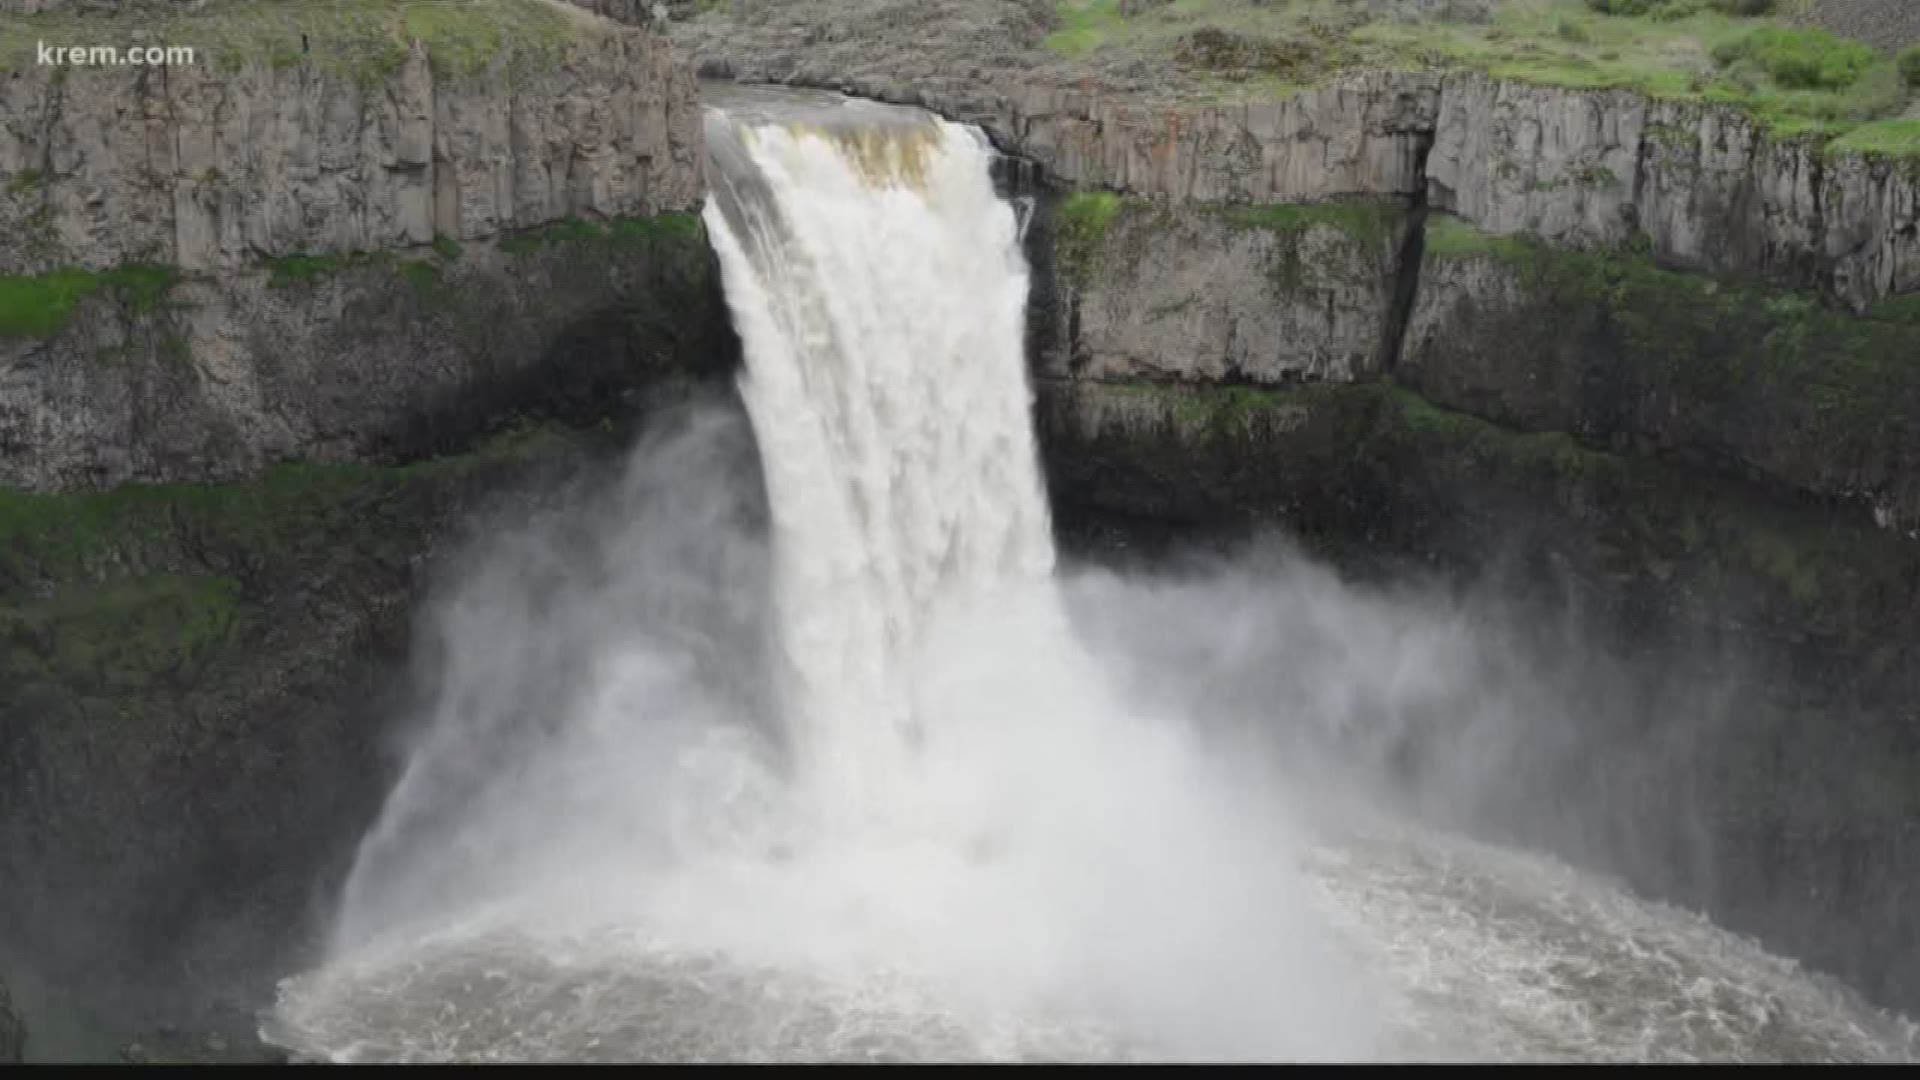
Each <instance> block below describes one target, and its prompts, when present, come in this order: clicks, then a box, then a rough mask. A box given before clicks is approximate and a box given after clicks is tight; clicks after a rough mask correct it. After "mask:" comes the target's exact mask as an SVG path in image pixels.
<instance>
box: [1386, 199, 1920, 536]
mask: <svg viewBox="0 0 1920 1080" xmlns="http://www.w3.org/2000/svg"><path fill="white" fill-rule="evenodd" d="M1446 227H1447V228H1450V229H1458V228H1460V226H1458V225H1457V224H1449V225H1447V226H1446ZM1453 247H1454V245H1452V244H1449V243H1430V244H1429V245H1428V248H1427V255H1426V259H1425V260H1424V263H1423V264H1422V266H1421V267H1420V269H1419V291H1418V300H1417V302H1416V304H1415V305H1414V307H1413V310H1412V315H1411V319H1410V321H1409V325H1408V329H1407V335H1406V340H1405V345H1404V348H1403V350H1402V352H1401V359H1400V363H1399V366H1398V368H1397V369H1396V372H1395V375H1396V378H1397V379H1398V380H1399V382H1400V383H1401V384H1402V385H1404V386H1407V387H1409V388H1412V389H1415V390H1417V391H1419V392H1420V393H1421V394H1423V395H1425V396H1426V397H1427V398H1429V399H1430V400H1432V401H1434V402H1435V403H1436V404H1440V405H1442V406H1445V407H1448V408H1453V409H1459V410H1462V411H1464V412H1468V413H1471V414H1472V415H1475V416H1479V417H1484V418H1486V419H1489V420H1492V421H1494V422H1496V423H1500V424H1504V425H1507V426H1509V427H1513V428H1516V429H1519V430H1523V431H1552V432H1566V433H1570V434H1573V435H1576V436H1578V437H1579V438H1581V439H1583V440H1586V441H1587V442H1589V443H1591V444H1593V445H1599V446H1612V447H1616V448H1619V449H1623V450H1633V451H1638V452H1649V453H1656V454H1661V455H1667V456H1678V457H1681V458H1683V459H1686V460H1688V461H1691V462H1693V463H1695V464H1697V465H1701V466H1705V467H1707V468H1710V469H1713V470H1716V471H1721V472H1727V473H1731V474H1734V475H1738V476H1742V477H1745V478H1748V479H1754V480H1759V481H1762V482H1765V483H1769V484H1772V485H1776V486H1778V487H1782V488H1786V489H1789V490H1793V491H1797V492H1803V493H1806V494H1810V495H1813V496H1816V497H1819V498H1821V499H1823V500H1826V501H1828V502H1829V503H1830V504H1831V505H1832V506H1833V507H1834V510H1835V512H1836V516H1843V517H1845V518H1846V519H1848V520H1849V521H1851V522H1853V523H1857V524H1868V523H1871V524H1874V525H1877V526H1878V527H1881V528H1885V529H1889V530H1892V531H1895V532H1900V533H1908V532H1911V531H1912V530H1913V529H1914V528H1915V527H1916V525H1920V372H1916V371H1915V370H1914V368H1913V365H1912V364H1911V358H1912V357H1913V356H1914V355H1915V348H1916V345H1915V343H1916V341H1920V323H1916V322H1914V321H1911V320H1905V321H1902V320H1895V319H1892V318H1881V317H1873V316H1852V315H1848V314H1845V313H1843V312H1837V311H1834V310H1831V309H1828V308H1825V307H1823V306H1822V305H1821V304H1819V303H1818V302H1817V301H1816V300H1814V299H1813V298H1811V297H1809V296H1805V295H1799V294H1793V293H1786V292H1777V291H1767V290H1762V289H1756V288H1753V287H1750V286H1740V285H1736V284H1732V283H1724V282H1716V281H1714V280H1712V279H1709V278H1705V277H1701V276H1698V275H1692V274H1685V273H1673V272H1668V271H1662V270H1659V269H1657V268H1656V267H1655V266H1653V265H1652V264H1651V263H1648V262H1646V261H1645V260H1641V259H1628V258H1619V257H1612V256H1603V255H1592V254H1583V253H1577V252H1568V251H1563V250H1556V249H1552V248H1548V247H1545V246H1543V245H1532V244H1518V243H1514V242H1508V243H1505V244H1491V245H1489V244H1481V245H1479V246H1478V248H1476V247H1475V245H1474V244H1473V243H1472V242H1469V244H1467V245H1466V250H1453Z"/></svg>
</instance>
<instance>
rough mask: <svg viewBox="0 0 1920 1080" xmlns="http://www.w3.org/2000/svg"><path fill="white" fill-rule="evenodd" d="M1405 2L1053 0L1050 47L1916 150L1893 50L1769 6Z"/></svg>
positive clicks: (1284, 87) (1265, 88)
mask: <svg viewBox="0 0 1920 1080" xmlns="http://www.w3.org/2000/svg"><path fill="white" fill-rule="evenodd" d="M1386 6H1388V7H1391V6H1392V5H1386ZM1405 7H1406V9H1407V10H1406V11H1405V12H1403V13H1402V14H1403V15H1405V16H1406V17H1391V15H1390V14H1389V13H1384V12H1376V11H1372V10H1370V9H1368V8H1367V7H1365V6H1363V5H1354V4H1347V3H1340V2H1337V0H1293V2H1289V3H1280V4H1276V3H1262V2H1259V0H1171V2H1169V3H1166V4H1161V5H1156V6H1150V7H1148V8H1146V9H1145V10H1144V11H1141V12H1140V13H1139V14H1135V15H1127V14H1124V13H1123V12H1122V10H1121V5H1120V4H1119V3H1118V0H1059V3H1058V5H1057V13H1056V20H1055V25H1056V27H1057V29H1056V30H1055V32H1054V33H1053V35H1052V36H1051V37H1050V38H1049V39H1048V45H1049V46H1050V47H1051V48H1052V49H1053V50H1054V51H1056V52H1058V53H1060V54H1062V55H1064V56H1067V57H1070V58H1073V59H1077V60H1084V61H1098V60H1100V59H1101V58H1103V57H1118V56H1127V55H1134V56H1144V57H1148V58H1151V59H1153V60H1155V61H1157V62H1159V63H1163V64H1168V65H1171V66H1173V67H1175V68H1177V69H1178V70H1180V71H1182V72H1183V73H1184V74H1185V76H1186V77H1187V79H1188V81H1189V82H1190V84H1191V85H1192V86H1194V87H1196V88H1198V90H1199V92H1200V93H1201V94H1202V95H1203V96H1210V97H1218V98H1227V99H1246V98H1255V99H1258V98H1269V97H1273V96H1277V95H1278V96H1284V95H1286V94H1289V93H1292V92H1295V91H1297V90H1300V89H1302V88H1305V87H1310V86H1315V85H1319V84H1323V83H1325V82H1326V81H1327V80H1329V79H1330V78H1333V77H1335V76H1338V75H1341V74H1345V73H1348V72H1353V71H1360V70H1367V69H1391V70H1423V69H1424V70H1462V71H1480V72H1485V73H1486V74H1488V75H1490V76H1492V77H1494V78H1497V79H1503V80H1511V81H1515V82H1522V83H1531V84H1537V85H1543V86H1554V87H1564V88H1571V89H1583V90H1587V89H1619V90H1633V91H1637V92H1640V93H1643V94H1646V95H1648V96H1651V97H1654V98H1660V99H1669V100H1682V101H1706V102H1717V103H1723V104H1727V105H1730V106H1734V107H1736V108H1739V109H1742V110H1745V111H1746V112H1748V113H1750V114H1752V115H1754V116H1756V117H1757V118H1759V119H1760V120H1761V121H1763V122H1764V123H1765V124H1767V125H1768V126H1769V127H1770V128H1772V129H1774V130H1775V131H1776V132H1778V133H1781V134H1784V135H1796V134H1804V133H1815V134H1822V135H1843V134H1847V133H1850V132H1855V131H1858V130H1860V129H1862V128H1867V129H1871V130H1868V131H1866V132H1864V133H1863V134H1861V135H1860V136H1859V138H1860V140H1861V141H1862V142H1863V143H1865V144H1869V145H1872V146H1874V147H1876V148H1878V149H1879V150H1880V151H1881V152H1884V153H1900V154H1907V153H1914V152H1920V145H1916V144H1915V143H1914V142H1913V141H1912V140H1911V138H1910V133H1907V132H1905V130H1904V128H1901V127H1900V126H1899V125H1900V123H1901V121H1902V117H1901V114H1902V112H1903V110H1905V109H1906V108H1907V107H1908V106H1909V105H1910V104H1911V102H1912V101H1913V100H1914V97H1915V95H1916V94H1917V93H1920V90H1916V88H1914V87H1913V86H1911V85H1910V84H1909V83H1908V81H1907V80H1906V79H1904V78H1903V77H1902V72H1901V70H1900V67H1899V65H1898V63H1897V61H1896V60H1895V59H1894V58H1892V57H1887V56H1882V55H1880V54H1878V53H1876V52H1875V51H1873V50H1872V49H1870V48H1868V47H1867V46H1865V45H1863V44H1861V43H1859V42H1855V41H1850V40H1846V39H1842V38H1837V37H1834V36H1833V35H1831V34H1829V33H1827V32H1825V31H1822V30H1818V29H1807V28H1803V27H1799V26H1792V25H1788V24H1786V23H1785V22H1783V21H1782V20H1780V19H1777V18H1771V17H1765V13H1766V11H1767V10H1768V9H1769V8H1770V7H1771V5H1764V4H1761V5H1756V4H1750V3H1744V2H1720V0H1660V2H1647V3H1640V2H1626V3H1594V2H1591V0H1507V2H1504V3H1501V4H1498V5H1496V6H1495V7H1494V8H1493V11H1492V16H1491V17H1490V18H1485V19H1477V18H1476V19H1449V18H1447V17H1446V16H1445V15H1444V13H1442V14H1439V15H1436V14H1434V13H1433V12H1432V11H1431V10H1423V11H1414V10H1413V5H1405ZM1756 13H1758V17H1757V16H1756Z"/></svg>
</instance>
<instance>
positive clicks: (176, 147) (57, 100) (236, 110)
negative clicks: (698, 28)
mask: <svg viewBox="0 0 1920 1080" xmlns="http://www.w3.org/2000/svg"><path fill="white" fill-rule="evenodd" d="M605 27H606V29H605V30H604V31H601V32H598V33H597V36H595V37H594V38H593V40H592V44H591V45H590V47H583V50H582V51H580V52H578V53H577V54H576V55H575V56H574V57H573V58H572V59H571V60H569V61H568V62H566V63H564V64H561V65H559V66H556V67H553V68H552V69H550V70H540V71H534V72H525V73H515V72H510V71H508V70H504V69H498V68H496V69H494V70H491V71H489V72H487V73H483V74H478V75H474V76H468V77H436V75H435V74H434V71H433V67H432V65H431V64H430V63H429V60H428V57H427V56H426V54H425V52H424V51H423V50H422V49H420V48H419V47H418V46H416V47H415V48H414V49H413V50H412V51H411V53H410V55H409V56H408V57H407V59H406V60H405V62H404V63H402V64H401V65H400V67H399V68H398V69H397V70H395V71H394V72H392V73H391V74H390V75H389V76H387V77H386V78H385V79H384V80H383V81H379V82H373V83H368V82H367V81H366V80H363V79H355V78H352V77H349V76H347V75H343V74H342V75H336V74H330V73H325V72H321V71H318V70H315V69H313V68H310V67H305V66H294V67H271V66H266V65H259V64H254V65H248V66H245V67H242V68H241V69H239V70H238V71H233V72H227V71H223V70H222V69H221V66H220V65H218V64H212V63H208V64H194V65H186V66H180V67H173V68H141V67H90V68H78V69H67V68H62V67H37V66H36V67H28V68H26V69H24V70H22V71H20V72H17V73H15V74H14V77H12V78H8V79H5V80H0V179H4V181H5V182H4V183H3V184H0V273H9V274H23V273H37V272H43V271H48V270H52V269H55V268H58V267H68V266H79V267H86V268H92V269H101V268H106V267H110V266H114V265H118V264H121V263H127V262H151V263H162V264H166V265H171V266H177V267H180V268H181V269H183V270H190V271H191V270H225V269H233V268H237V267H242V266H245V265H248V264H249V263H251V262H255V261H258V260H260V259H262V258H270V257H275V256H284V255H293V254H309V255H314V254H328V253H339V252H348V251H361V250H368V249H378V248H395V247H407V246H416V245H423V244H426V243H429V242H430V241H432V240H433V238H434V237H435V235H436V234H441V235H445V236H448V237H451V238H453V239H455V240H460V241H465V240H472V239H479V238H485V237H490V236H494V235H497V234H499V233H501V232H503V231H512V230H518V229H526V228H531V227H534V226H538V225H543V224H548V223H551V222H555V221H558V220H561V219H563V218H568V217H614V216H634V215H649V214H657V213H664V212H672V211H680V210H686V209H688V208H690V207H692V206H694V205H695V204H696V203H697V202H698V201H699V199H700V197H701V186H700V181H699V155H700V143H699V121H698V116H697V114H696V106H695V104H694V89H693V84H692V80H691V78H690V77H689V76H688V74H687V72H686V71H685V69H683V68H681V67H679V66H676V65H675V64H674V63H673V62H672V59H671V57H670V56H669V54H668V50H667V47H666V45H665V43H664V41H662V40H661V39H659V38H657V37H655V36H653V35H650V34H647V33H643V32H641V31H637V30H628V29H624V28H619V27H616V26H614V25H613V24H611V23H607V24H605Z"/></svg>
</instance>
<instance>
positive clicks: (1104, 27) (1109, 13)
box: [1047, 0, 1128, 57]
mask: <svg viewBox="0 0 1920 1080" xmlns="http://www.w3.org/2000/svg"><path fill="white" fill-rule="evenodd" d="M1059 22H1060V28H1059V29H1058V30H1055V31H1054V32H1053V33H1052V34H1050V35H1048V36H1047V47H1048V48H1050V49H1052V50H1054V51H1055V52H1058V53H1060V54H1062V55H1064V56H1073V57H1079V56H1085V55H1087V54H1088V53H1090V52H1093V51H1094V50H1095V49H1097V48H1099V47H1100V46H1102V45H1104V44H1106V43H1107V42H1109V41H1110V40H1113V39H1115V38H1118V37H1120V36H1122V35H1123V34H1125V32H1126V30H1127V26H1128V22H1127V19H1126V18H1125V17H1124V16H1122V15H1121V14H1120V0H1066V2H1064V3H1062V4H1060V6H1059Z"/></svg>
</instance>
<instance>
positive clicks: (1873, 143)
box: [1826, 120, 1920, 160]
mask: <svg viewBox="0 0 1920 1080" xmlns="http://www.w3.org/2000/svg"><path fill="white" fill-rule="evenodd" d="M1826 153H1827V155H1828V156H1829V157H1831V156H1834V155H1839V154H1866V155H1869V156H1873V157H1890V158H1904V159H1908V160H1913V159H1916V158H1920V120H1882V121H1880V122H1879V123H1875V124H1862V125H1861V126H1859V127H1857V128H1854V129H1853V130H1852V131H1850V132H1848V133H1847V134H1845V135H1843V136H1841V137H1840V138H1838V139H1835V140H1833V141H1832V142H1830V143H1828V144H1827V146H1826Z"/></svg>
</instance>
